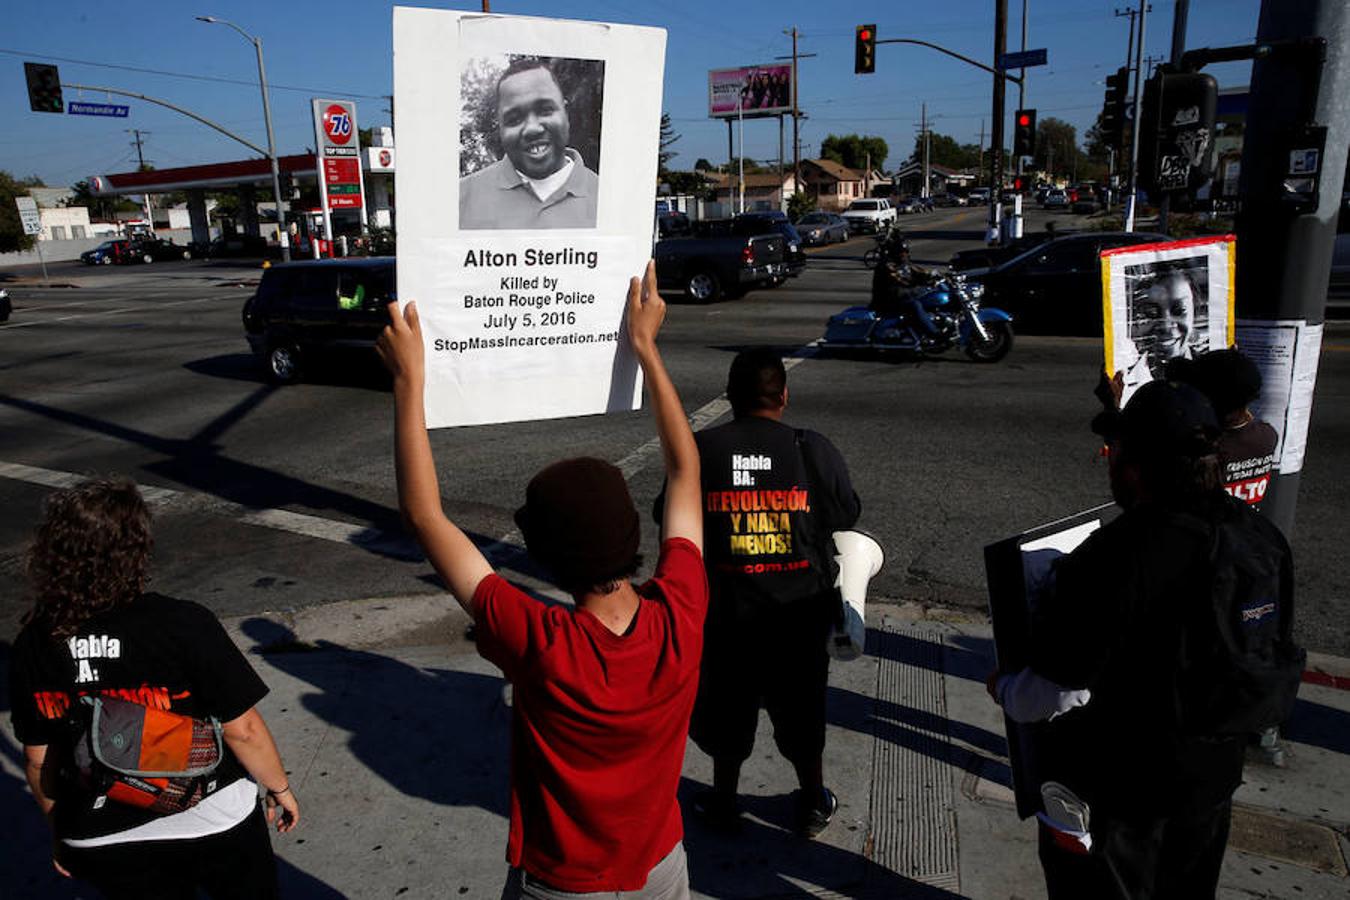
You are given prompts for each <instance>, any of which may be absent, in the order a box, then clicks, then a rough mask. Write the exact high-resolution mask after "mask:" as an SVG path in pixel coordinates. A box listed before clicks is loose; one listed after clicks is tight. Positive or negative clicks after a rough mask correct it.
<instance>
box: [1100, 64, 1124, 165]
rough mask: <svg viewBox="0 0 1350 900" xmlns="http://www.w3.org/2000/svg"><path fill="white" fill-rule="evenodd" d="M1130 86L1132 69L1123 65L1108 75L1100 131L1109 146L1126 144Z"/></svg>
mask: <svg viewBox="0 0 1350 900" xmlns="http://www.w3.org/2000/svg"><path fill="white" fill-rule="evenodd" d="M1129 87H1130V69H1129V67H1128V66H1121V67H1120V68H1119V69H1116V71H1115V73H1114V74H1112V75H1107V76H1106V100H1105V102H1104V103H1103V104H1102V119H1101V125H1100V126H1099V129H1098V130H1099V131H1100V132H1101V136H1102V141H1103V142H1104V143H1105V144H1106V146H1108V147H1121V146H1124V144H1125V96H1126V94H1127V93H1128V92H1129Z"/></svg>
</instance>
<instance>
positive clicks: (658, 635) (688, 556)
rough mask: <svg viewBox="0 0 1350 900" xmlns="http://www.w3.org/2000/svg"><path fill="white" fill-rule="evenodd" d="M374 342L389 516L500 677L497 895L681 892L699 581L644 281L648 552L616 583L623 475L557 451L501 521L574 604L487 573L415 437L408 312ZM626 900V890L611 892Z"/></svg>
mask: <svg viewBox="0 0 1350 900" xmlns="http://www.w3.org/2000/svg"><path fill="white" fill-rule="evenodd" d="M389 311H390V318H391V320H392V323H391V324H390V325H389V326H388V327H387V328H385V330H384V332H383V333H382V334H381V336H380V339H379V342H378V344H377V349H378V351H379V353H380V356H381V358H382V359H383V360H384V362H385V365H386V366H387V367H388V368H389V370H390V372H391V373H392V374H393V376H394V410H395V416H394V431H395V462H396V469H397V474H398V494H399V506H400V508H401V509H402V511H403V515H404V518H405V521H407V522H408V524H409V527H410V528H411V529H412V531H413V533H414V535H415V536H416V538H417V540H418V542H419V543H420V544H421V545H422V548H423V550H424V551H425V552H426V554H427V558H428V559H429V560H430V561H431V563H432V565H433V566H434V567H435V568H436V571H437V572H438V573H439V574H440V576H441V577H442V578H443V579H444V580H445V582H446V584H447V585H448V586H449V588H450V591H451V593H453V594H454V596H455V599H456V600H458V601H459V603H460V605H462V606H463V607H464V609H465V610H466V611H468V613H469V614H470V615H471V616H473V619H474V623H475V634H476V637H477V640H478V647H479V652H480V653H481V654H482V655H483V656H484V657H485V658H487V659H488V660H490V661H492V662H493V663H495V664H496V665H498V666H499V667H500V668H501V669H502V671H503V672H504V673H505V674H506V677H507V678H508V679H509V680H510V681H511V683H512V685H513V688H514V693H513V704H512V706H513V721H512V734H511V745H512V749H511V803H510V809H511V824H510V836H509V839H508V842H507V849H506V856H507V862H508V863H509V864H510V866H511V871H510V873H509V874H508V877H507V884H506V889H505V892H504V893H503V897H504V898H518V897H520V898H542V897H547V898H557V897H567V896H571V895H583V896H590V895H593V894H597V893H601V892H604V893H607V894H609V895H611V896H612V895H613V894H614V893H616V892H632V894H631V896H633V897H635V898H652V900H656V898H661V900H665V898H670V900H679V898H687V897H689V875H688V870H687V868H686V864H685V857H684V845H683V837H684V829H683V824H682V821H681V818H680V808H679V804H678V802H677V801H676V796H675V794H676V788H677V787H678V785H679V780H680V770H681V768H682V767H683V764H684V750H685V736H686V734H687V733H688V728H689V716H690V713H691V712H692V710H693V706H694V697H695V694H696V693H697V689H698V671H699V659H700V657H701V655H702V651H703V620H704V616H705V614H706V612H707V606H708V584H707V578H706V575H705V574H704V568H703V553H702V541H703V514H702V506H701V500H700V490H699V461H698V449H697V447H696V446H695V444H694V435H693V432H691V431H690V429H689V422H688V420H687V419H686V418H685V414H684V408H683V407H682V406H681V404H680V398H679V395H678V394H677V393H676V391H675V386H674V384H673V383H672V382H671V380H670V376H669V375H668V374H667V373H666V369H665V365H664V364H663V363H662V361H661V354H660V352H659V351H658V350H657V348H656V335H657V332H658V331H659V330H660V327H661V322H662V320H663V319H664V317H665V304H664V302H663V301H662V300H661V297H660V296H659V295H658V294H657V291H656V271H655V268H654V266H653V265H652V264H651V263H648V265H647V270H646V273H645V275H644V277H643V278H642V279H641V280H639V279H637V278H634V279H632V282H631V283H630V285H629V289H628V310H627V326H628V336H629V339H630V341H631V344H632V348H633V352H634V354H635V355H636V357H637V359H638V362H639V364H640V365H641V367H642V372H643V375H644V376H645V380H646V384H647V393H648V396H649V398H650V402H651V406H652V411H653V414H654V416H655V418H656V428H657V433H658V435H659V436H660V440H661V449H662V454H663V456H664V460H665V466H666V479H667V490H666V498H667V500H666V505H665V512H664V516H663V519H662V522H661V532H662V543H661V552H660V558H659V560H658V561H657V564H656V572H655V574H654V575H653V577H652V579H651V580H650V581H648V582H646V583H644V584H642V585H634V584H632V583H631V582H630V581H629V577H630V576H632V575H633V574H635V573H636V572H637V569H638V566H639V564H640V562H641V559H640V557H639V555H638V552H637V551H638V538H639V523H638V514H637V510H636V508H635V507H634V506H633V501H632V498H631V497H630V496H629V493H628V487H627V484H626V483H625V481H624V478H623V474H622V473H621V472H620V471H619V470H618V469H617V468H616V467H614V466H613V465H611V464H609V463H607V462H603V461H601V460H598V459H569V460H563V461H562V462H558V463H554V464H553V465H551V466H549V467H547V468H545V469H544V470H543V471H541V472H540V473H539V474H538V475H536V476H535V477H534V479H533V480H532V481H531V482H530V484H529V487H528V488H527V490H526V493H525V505H524V506H522V507H521V508H520V509H519V510H518V511H517V512H516V522H517V523H518V524H519V525H520V527H521V533H522V534H523V535H524V538H525V545H526V547H527V549H528V550H529V551H530V554H531V556H533V557H535V558H536V559H537V560H539V561H540V562H542V563H543V564H544V565H546V566H547V567H549V568H550V569H551V570H552V571H553V573H554V575H555V578H556V581H557V583H558V584H559V586H561V587H563V588H564V589H565V590H567V591H569V592H570V593H571V594H572V598H573V600H574V601H575V606H573V607H567V606H561V605H557V606H555V605H548V604H545V603H541V602H539V601H538V600H535V599H533V598H531V597H530V596H528V595H526V594H525V593H523V592H522V591H520V590H518V589H516V588H515V587H513V586H511V585H510V584H509V583H507V582H506V581H505V580H504V579H503V578H501V577H500V576H499V575H497V574H496V573H495V572H494V571H493V569H492V566H491V565H490V564H489V563H488V561H487V560H486V559H485V558H484V557H483V555H482V554H481V553H480V552H479V551H478V548H477V547H476V546H474V544H473V543H472V542H471V541H470V540H469V538H468V537H467V536H465V534H464V532H463V531H461V530H460V529H459V528H458V527H456V526H455V525H454V523H452V522H451V521H450V520H449V519H448V518H446V516H445V512H444V510H443V508H442V506H441V501H440V487H439V485H438V483H437V479H436V468H435V464H434V461H433V459H432V454H431V444H430V442H429V441H428V439H427V430H426V421H425V417H424V414H423V407H422V394H423V384H424V375H425V363H424V358H423V356H424V350H423V344H422V333H421V327H420V324H419V322H418V317H417V309H416V306H415V305H414V304H412V303H409V304H407V305H406V306H405V308H404V310H403V311H402V312H401V313H400V311H399V310H398V309H397V306H396V305H393V304H391V306H390V310H389ZM625 896H628V894H625Z"/></svg>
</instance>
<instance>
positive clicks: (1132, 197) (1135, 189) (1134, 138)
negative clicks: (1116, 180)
mask: <svg viewBox="0 0 1350 900" xmlns="http://www.w3.org/2000/svg"><path fill="white" fill-rule="evenodd" d="M1147 15H1148V3H1147V2H1146V0H1139V39H1138V40H1137V41H1135V44H1134V116H1133V117H1132V118H1131V122H1132V124H1131V126H1130V179H1129V182H1128V185H1129V187H1128V190H1129V193H1127V194H1126V195H1125V230H1126V231H1134V209H1135V206H1136V202H1135V201H1136V199H1137V196H1138V193H1139V131H1140V128H1139V120H1140V115H1139V110H1140V106H1141V101H1142V100H1143V96H1144V22H1145V18H1146V17H1147Z"/></svg>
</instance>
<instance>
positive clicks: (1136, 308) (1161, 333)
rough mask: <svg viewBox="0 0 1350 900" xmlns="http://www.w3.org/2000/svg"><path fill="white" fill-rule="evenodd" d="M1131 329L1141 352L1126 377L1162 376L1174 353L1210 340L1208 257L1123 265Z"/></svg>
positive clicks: (1189, 353) (1190, 351)
mask: <svg viewBox="0 0 1350 900" xmlns="http://www.w3.org/2000/svg"><path fill="white" fill-rule="evenodd" d="M1125 284H1126V290H1127V292H1128V293H1127V297H1128V304H1129V305H1128V317H1129V334H1130V338H1131V340H1133V342H1134V346H1135V350H1136V351H1137V354H1138V357H1137V359H1135V360H1134V361H1133V363H1132V365H1131V366H1130V367H1129V368H1127V369H1126V372H1125V380H1126V382H1127V383H1131V384H1133V383H1136V382H1145V381H1151V380H1153V379H1155V378H1159V377H1161V376H1162V373H1163V370H1164V369H1165V368H1166V366H1167V363H1168V362H1170V361H1171V360H1173V359H1180V358H1185V359H1189V358H1191V357H1193V356H1195V355H1196V354H1197V353H1201V352H1204V350H1205V349H1206V348H1207V347H1208V344H1209V328H1208V319H1209V316H1208V313H1209V302H1208V301H1209V297H1208V284H1209V273H1208V260H1207V259H1206V258H1205V257H1203V256H1196V257H1190V258H1186V259H1175V260H1167V261H1157V262H1150V263H1145V264H1143V265H1135V266H1126V267H1125Z"/></svg>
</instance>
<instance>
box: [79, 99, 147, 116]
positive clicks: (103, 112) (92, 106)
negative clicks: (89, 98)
mask: <svg viewBox="0 0 1350 900" xmlns="http://www.w3.org/2000/svg"><path fill="white" fill-rule="evenodd" d="M130 111H131V107H130V106H123V105H122V104H121V103H81V102H80V101H78V100H72V101H70V102H69V103H67V104H66V112H67V113H69V114H70V115H72V116H105V117H108V118H113V119H125V118H126V117H127V114H128V113H130Z"/></svg>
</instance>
